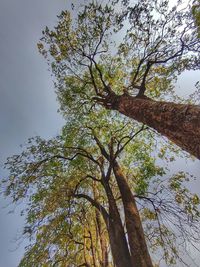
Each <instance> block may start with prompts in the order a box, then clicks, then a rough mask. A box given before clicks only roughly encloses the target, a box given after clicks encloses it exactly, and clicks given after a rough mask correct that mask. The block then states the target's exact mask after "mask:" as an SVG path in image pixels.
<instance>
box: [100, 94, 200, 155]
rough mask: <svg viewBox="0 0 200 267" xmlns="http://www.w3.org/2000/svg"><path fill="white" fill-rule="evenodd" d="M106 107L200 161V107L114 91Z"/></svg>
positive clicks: (106, 100)
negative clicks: (142, 124) (117, 93)
mask: <svg viewBox="0 0 200 267" xmlns="http://www.w3.org/2000/svg"><path fill="white" fill-rule="evenodd" d="M104 105H105V106H106V107H107V108H109V109H114V110H118V111H119V112H120V113H122V114H124V115H125V116H127V117H130V118H132V119H134V120H136V121H139V122H142V123H144V124H146V125H148V126H149V127H151V128H153V129H155V130H156V131H157V132H159V133H160V134H162V135H163V136H166V137H167V138H168V139H169V140H171V141H172V142H174V143H175V144H176V145H177V146H179V147H181V148H182V149H183V150H185V151H187V152H188V153H190V154H191V155H193V156H195V157H197V158H198V159H200V106H197V105H188V104H176V103H173V102H164V101H155V100H153V99H150V98H148V97H145V96H143V97H132V96H130V95H128V94H123V95H121V96H119V95H116V94H115V93H114V92H112V93H110V94H109V96H108V97H107V98H106V99H105V101H104Z"/></svg>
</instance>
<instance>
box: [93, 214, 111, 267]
mask: <svg viewBox="0 0 200 267" xmlns="http://www.w3.org/2000/svg"><path fill="white" fill-rule="evenodd" d="M95 212H96V222H97V230H98V235H99V240H100V246H101V260H100V262H101V266H102V267H108V266H109V261H108V244H107V240H106V236H105V229H104V227H103V224H102V220H101V216H100V212H99V211H98V210H96V211H95Z"/></svg>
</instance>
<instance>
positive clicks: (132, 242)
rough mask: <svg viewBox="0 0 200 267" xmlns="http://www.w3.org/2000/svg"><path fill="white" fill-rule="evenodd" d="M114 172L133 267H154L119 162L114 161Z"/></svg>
mask: <svg viewBox="0 0 200 267" xmlns="http://www.w3.org/2000/svg"><path fill="white" fill-rule="evenodd" d="M113 171H114V174H115V177H116V181H117V184H118V187H119V190H120V193H121V197H122V202H123V206H124V214H125V222H126V228H127V233H128V240H129V246H130V252H131V261H132V266H133V267H153V264H152V261H151V257H150V255H149V252H148V248H147V244H146V241H145V236H144V231H143V227H142V223H141V220H140V215H139V212H138V209H137V206H136V202H135V198H134V196H133V194H132V192H131V190H130V188H129V185H128V183H127V181H126V179H125V177H124V175H123V173H122V171H121V169H120V166H119V165H118V163H117V161H114V164H113Z"/></svg>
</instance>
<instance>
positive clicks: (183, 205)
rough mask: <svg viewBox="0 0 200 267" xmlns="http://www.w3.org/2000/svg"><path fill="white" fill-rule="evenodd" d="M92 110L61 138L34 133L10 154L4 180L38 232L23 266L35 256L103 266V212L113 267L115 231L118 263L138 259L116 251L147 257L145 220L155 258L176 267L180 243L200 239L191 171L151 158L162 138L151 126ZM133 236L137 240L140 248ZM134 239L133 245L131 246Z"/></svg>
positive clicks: (32, 231)
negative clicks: (173, 169) (170, 168)
mask: <svg viewBox="0 0 200 267" xmlns="http://www.w3.org/2000/svg"><path fill="white" fill-rule="evenodd" d="M80 113H82V111H81V110H80ZM88 116H89V117H85V120H84V116H83V117H82V119H83V120H80V121H79V120H77V118H75V119H74V118H71V119H69V120H70V121H68V124H67V125H66V126H65V127H64V128H63V133H62V135H61V136H58V137H57V138H55V139H52V140H49V141H45V140H43V139H41V138H39V137H37V138H36V139H30V141H29V146H28V147H27V149H26V150H24V152H23V153H22V154H21V155H17V156H13V157H12V158H10V159H8V162H7V167H8V168H9V170H10V177H9V179H6V180H5V181H4V186H5V190H6V191H5V193H6V195H9V196H11V197H12V198H13V201H14V202H19V201H21V200H22V199H28V201H29V204H28V206H27V209H28V210H27V211H24V212H28V215H27V224H26V226H25V229H24V235H26V236H27V235H28V236H30V237H32V239H31V240H32V244H31V245H30V246H29V247H27V253H26V255H25V257H24V259H23V260H22V261H21V266H28V265H27V264H30V262H31V264H32V266H38V263H40V264H42V265H44V266H45V265H46V266H49V265H50V266H51V265H53V264H54V266H65V265H66V264H71V265H72V266H81V265H82V266H84V264H85V266H101V265H100V264H101V263H100V261H101V260H102V259H103V257H102V256H99V255H103V249H102V245H101V243H100V239H99V238H98V237H97V235H98V231H99V230H98V229H99V228H100V227H99V228H98V227H97V213H96V212H97V211H98V212H99V213H100V214H101V216H100V218H101V219H100V222H101V223H100V225H101V228H103V229H106V228H107V231H106V232H104V235H103V237H104V241H103V242H104V244H107V245H106V251H107V252H106V253H109V257H108V259H109V263H108V265H107V266H112V262H110V258H111V257H110V252H109V250H108V243H107V241H108V237H109V239H110V242H109V243H110V245H109V246H110V247H111V251H112V255H113V259H114V262H115V263H116V266H129V265H128V264H130V266H137V265H134V264H135V263H128V262H126V263H124V262H122V261H123V260H124V257H122V261H120V259H119V258H116V257H117V256H116V254H115V251H117V255H120V256H122V255H123V256H124V255H126V260H127V259H128V257H127V254H130V258H131V255H132V253H133V255H134V260H135V261H136V262H140V257H141V255H143V256H144V255H145V254H144V248H143V249H141V248H140V244H141V243H142V242H144V241H142V240H140V241H139V240H137V238H138V236H139V237H141V231H143V230H140V227H141V226H140V227H139V229H138V230H135V228H138V225H140V224H141V221H140V218H141V219H142V222H143V228H144V230H145V239H146V242H147V244H148V247H149V249H150V250H153V252H154V254H153V258H154V257H155V256H156V255H160V257H161V258H162V257H164V260H165V261H166V262H167V264H168V265H170V264H174V263H175V262H176V261H177V260H180V261H181V260H182V259H181V257H180V256H179V253H178V247H179V245H181V244H185V242H187V241H192V242H193V241H194V242H195V241H197V240H198V236H197V234H198V221H199V212H198V208H197V206H198V204H199V198H198V196H196V195H192V194H190V193H189V191H188V190H187V189H186V188H185V187H184V185H182V183H183V182H184V181H185V180H187V177H188V175H186V174H184V173H180V174H176V175H174V176H172V177H171V178H169V179H167V174H166V171H167V170H164V169H163V167H159V166H158V165H157V164H156V161H155V156H154V157H152V156H151V154H152V153H153V151H154V150H155V146H156V144H155V142H153V139H149V138H150V137H151V133H149V131H148V130H147V129H146V130H144V129H143V128H141V127H140V126H139V125H135V126H134V125H133V124H132V123H131V122H130V121H129V120H126V121H124V120H121V117H116V116H115V118H116V119H115V121H114V122H112V123H111V121H110V112H109V111H105V110H104V111H103V110H99V111H97V110H96V111H95V112H91V113H90V114H89V115H88ZM84 125H85V126H84ZM148 137H149V138H148ZM150 140H151V142H150ZM130 152H131V153H130ZM158 152H159V156H160V158H162V157H165V156H166V155H165V153H164V152H163V154H160V153H161V150H160V148H159V149H158ZM154 153H155V152H154ZM107 155H109V159H108V158H107ZM111 156H112V159H113V160H112V161H111ZM169 156H170V157H171V156H172V155H169ZM164 160H166V159H165V158H164ZM119 176H120V177H119ZM127 193H128V194H127ZM136 201H137V204H136ZM132 208H133V209H132ZM138 210H139V211H140V215H139V213H138ZM132 211H134V212H135V213H132ZM120 217H121V218H124V220H125V224H124V223H123V221H122V219H121V218H120ZM130 218H131V220H130ZM103 220H104V221H103ZM88 222H89V223H88ZM172 222H173V224H172ZM188 225H189V227H190V230H189V228H188ZM129 226H132V232H130V229H131V228H129ZM136 226H137V227H136ZM177 229H178V230H179V232H178V233H180V235H179V234H177ZM192 230H193V231H194V235H192V237H193V236H194V240H193V238H192V237H191V231H192ZM126 231H127V234H128V240H126V237H125V232H126ZM116 234H117V235H116ZM131 240H136V241H137V243H135V244H134V246H133V247H132V245H133V244H132V243H131ZM126 243H127V244H129V247H130V250H126V249H125V248H126V245H125V244H126ZM120 244H121V245H120ZM175 244H177V245H175ZM114 245H117V248H116V247H115V246H114ZM120 246H121V247H120ZM124 246H125V247H124ZM136 247H137V248H138V247H139V251H138V250H137V253H138V255H137V253H136V251H134V248H136ZM104 251H105V249H104ZM106 253H105V254H106ZM123 253H124V254H123ZM105 254H104V255H105ZM106 257H107V256H105V257H104V262H105V264H106V261H107V260H106ZM116 261H117V262H116ZM109 264H110V265H109ZM123 264H126V265H123ZM136 264H137V263H136ZM139 264H140V266H149V265H147V263H141V262H140V263H139ZM148 264H149V263H148Z"/></svg>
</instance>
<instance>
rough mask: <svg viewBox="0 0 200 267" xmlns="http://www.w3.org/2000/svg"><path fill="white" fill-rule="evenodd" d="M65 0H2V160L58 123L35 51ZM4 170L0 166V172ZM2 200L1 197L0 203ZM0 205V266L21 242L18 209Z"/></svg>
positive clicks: (12, 262) (12, 260)
mask: <svg viewBox="0 0 200 267" xmlns="http://www.w3.org/2000/svg"><path fill="white" fill-rule="evenodd" d="M66 7H67V1H66V0H34V1H31V0H0V162H1V163H2V162H4V161H5V158H6V157H7V156H9V155H12V154H14V153H17V152H18V151H19V145H20V144H23V143H24V142H25V141H26V139H27V138H28V137H31V136H34V135H41V136H43V137H50V136H54V135H56V134H57V133H58V132H59V129H60V128H61V126H62V124H63V123H62V118H61V116H60V115H59V114H58V113H57V109H58V104H57V102H56V96H55V94H54V90H53V84H52V79H51V76H50V72H48V71H47V64H46V62H45V60H44V59H43V58H42V56H41V55H40V54H39V53H38V51H37V45H36V44H37V42H38V40H39V38H40V37H41V32H42V30H43V29H44V27H45V26H46V25H48V26H50V27H51V26H53V25H55V23H56V21H57V17H56V16H57V15H58V14H59V13H60V11H61V10H62V9H65V8H66ZM2 174H3V171H1V175H2ZM5 204H6V202H5V201H3V200H2V199H1V204H0V206H1V207H2V206H5ZM7 213H8V209H0V267H16V266H17V264H18V262H19V259H20V258H21V256H22V253H23V246H21V247H20V248H19V249H18V250H16V251H13V252H10V251H12V250H14V249H15V247H16V246H17V243H14V242H13V241H14V238H15V237H16V235H17V234H19V231H20V229H21V227H22V223H23V222H22V219H21V218H20V216H19V215H18V214H14V215H13V214H9V215H8V214H7Z"/></svg>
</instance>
